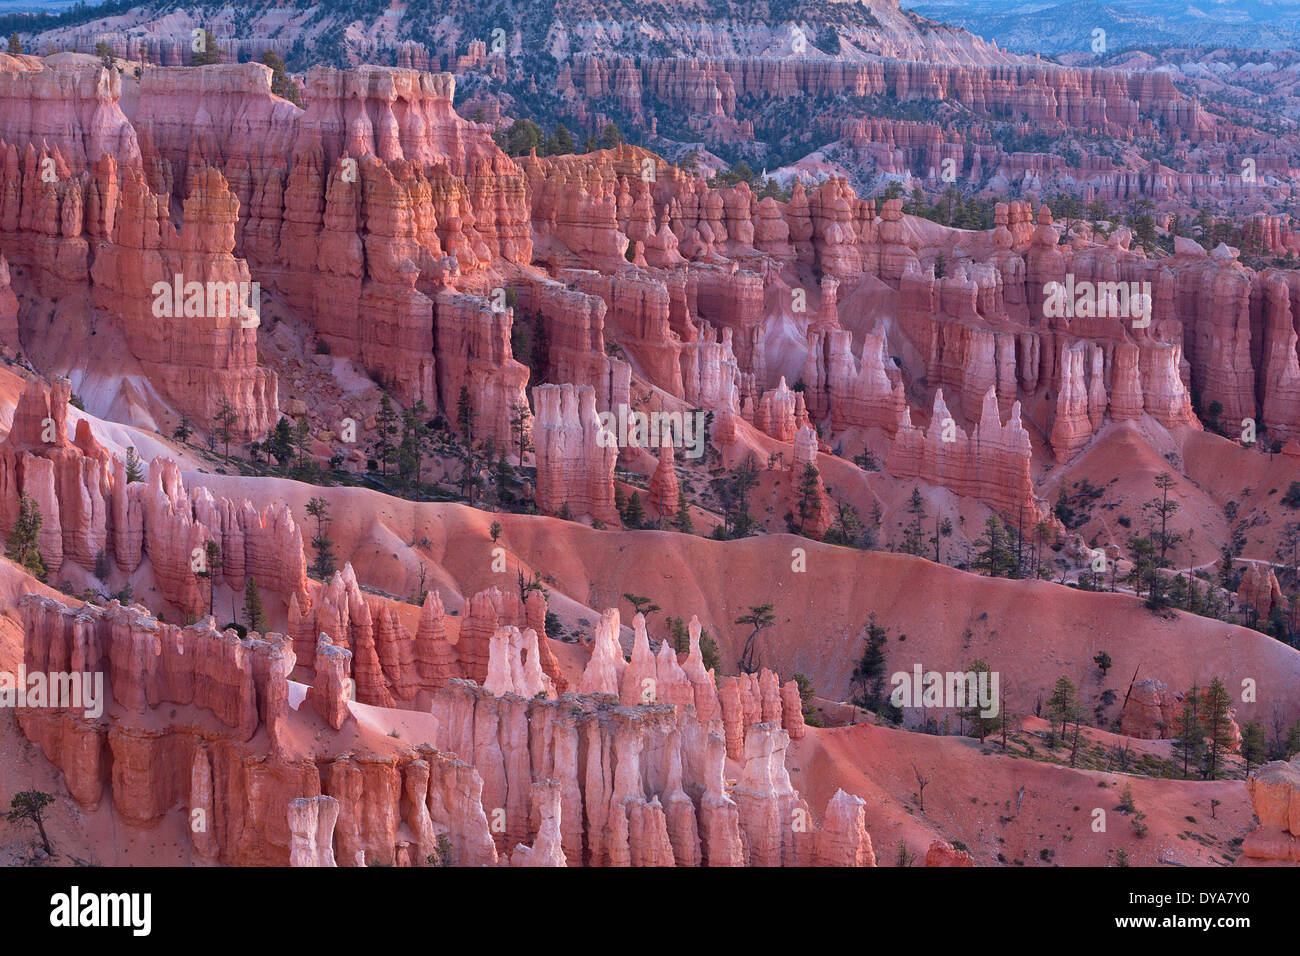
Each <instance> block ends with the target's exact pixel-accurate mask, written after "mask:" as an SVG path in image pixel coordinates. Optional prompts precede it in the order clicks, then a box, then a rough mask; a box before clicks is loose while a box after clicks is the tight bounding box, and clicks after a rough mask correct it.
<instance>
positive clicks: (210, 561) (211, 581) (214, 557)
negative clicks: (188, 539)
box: [195, 539, 223, 617]
mask: <svg viewBox="0 0 1300 956" xmlns="http://www.w3.org/2000/svg"><path fill="white" fill-rule="evenodd" d="M203 552H204V557H205V558H206V564H205V565H204V569H203V570H202V571H197V572H195V576H196V577H200V578H207V579H208V616H209V617H211V616H212V614H213V601H214V599H215V597H216V595H215V592H216V590H217V571H218V570H219V569H220V568H221V565H222V563H223V562H222V559H221V545H219V544H217V542H216V541H214V540H212V539H208V541H207V542H206V543H205V544H204V545H203Z"/></svg>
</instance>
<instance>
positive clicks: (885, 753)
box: [787, 724, 1254, 866]
mask: <svg viewBox="0 0 1300 956" xmlns="http://www.w3.org/2000/svg"><path fill="white" fill-rule="evenodd" d="M1101 736H1109V735H1101ZM997 750H998V747H997V746H996V744H994V743H993V741H992V740H990V741H989V744H988V745H987V746H985V747H984V748H981V747H980V744H979V741H977V740H974V739H971V738H965V737H932V736H926V735H924V734H916V733H908V732H906V731H900V730H891V729H887V728H883V727H875V726H871V725H867V724H859V725H858V726H856V727H841V728H836V729H830V730H810V731H809V733H808V736H807V737H805V738H804V739H803V740H801V741H798V742H797V743H796V744H794V745H793V746H792V747H791V750H790V754H789V758H788V761H787V762H788V764H789V765H790V767H791V768H792V769H791V780H792V781H793V782H794V784H795V786H796V787H797V788H799V790H800V791H801V792H802V793H803V795H804V796H805V797H806V798H807V799H808V801H809V803H810V804H811V805H812V806H813V807H821V806H824V805H825V802H826V801H827V800H828V799H829V798H830V797H831V796H832V795H833V794H834V792H835V789H836V788H837V787H842V788H843V789H845V790H847V791H849V792H850V793H856V794H858V795H859V796H861V797H862V798H863V799H864V800H865V801H866V804H867V806H866V817H867V829H868V831H869V832H870V834H871V841H872V844H873V846H874V848H875V853H876V860H877V863H878V864H879V865H881V866H896V865H898V861H899V849H898V845H899V842H900V841H902V842H903V843H904V844H906V846H907V850H908V852H909V853H910V854H912V855H913V856H914V857H915V858H916V863H915V864H914V865H920V864H922V863H923V862H924V860H925V851H926V848H927V847H928V846H929V845H930V842H931V841H933V840H935V839H942V840H947V841H949V842H952V841H954V840H956V841H959V842H960V843H962V844H965V846H966V847H967V849H968V850H969V852H970V853H971V855H972V856H973V857H974V858H975V863H976V865H977V866H996V865H998V864H999V863H1004V864H1008V865H1013V866H1050V865H1064V866H1114V865H1115V864H1116V861H1117V859H1118V856H1117V851H1118V850H1120V849H1123V850H1124V851H1125V852H1126V853H1127V854H1128V858H1129V863H1130V864H1131V865H1134V866H1152V865H1157V864H1160V863H1165V864H1170V863H1172V864H1180V865H1184V866H1206V865H1223V864H1225V863H1230V862H1233V860H1234V859H1235V857H1236V854H1237V853H1238V850H1237V847H1236V845H1235V844H1233V842H1232V841H1233V840H1234V839H1235V838H1242V837H1245V836H1246V835H1247V834H1248V833H1249V832H1250V831H1251V830H1252V829H1254V819H1253V814H1252V812H1251V808H1250V800H1249V798H1248V797H1247V794H1246V787H1245V784H1244V783H1242V782H1241V781H1239V780H1237V781H1218V782H1214V783H1208V782H1201V781H1195V782H1194V781H1181V780H1165V779H1155V778H1148V777H1140V776H1132V775H1126V774H1120V773H1104V772H1099V771H1091V770H1072V769H1070V768H1069V767H1062V766H1057V765H1053V764H1048V763H1041V762H1037V761H1034V760H1030V759H1026V758H1014V757H1005V756H1001V755H1000V754H998V753H997V752H996V751H997ZM918 772H919V773H920V775H921V777H922V779H924V780H926V781H928V782H927V784H926V786H925V789H924V809H922V805H921V800H920V798H918V796H917V794H918V785H917V776H916V774H917V773H918ZM1126 786H1128V787H1131V789H1132V794H1133V800H1134V803H1135V804H1136V807H1137V810H1138V811H1139V812H1141V813H1144V814H1145V815H1146V816H1145V818H1143V819H1142V820H1141V821H1140V822H1141V823H1143V824H1145V825H1146V826H1147V828H1148V831H1147V833H1146V835H1145V836H1144V837H1139V836H1138V835H1137V832H1136V831H1135V829H1134V820H1135V815H1130V814H1125V813H1122V812H1120V810H1119V805H1120V800H1121V795H1122V793H1123V791H1124V788H1125V787H1126ZM1022 787H1023V794H1022V793H1021V788H1022ZM1211 800H1219V801H1221V803H1220V805H1219V806H1217V807H1213V808H1212V807H1211V803H1210V801H1211ZM1098 809H1100V810H1102V811H1104V815H1103V816H1098V815H1096V813H1095V811H1096V810H1098ZM1212 810H1213V815H1211V811H1212ZM1189 817H1190V818H1191V819H1188V818H1189ZM1095 821H1096V822H1101V823H1104V826H1105V830H1104V832H1098V831H1096V830H1094V822H1095ZM1044 851H1045V853H1046V855H1044ZM999 855H1000V857H999Z"/></svg>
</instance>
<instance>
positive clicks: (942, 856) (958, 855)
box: [925, 840, 975, 866]
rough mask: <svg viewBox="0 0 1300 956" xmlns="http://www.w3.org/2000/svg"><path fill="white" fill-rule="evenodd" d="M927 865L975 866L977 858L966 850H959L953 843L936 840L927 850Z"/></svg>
mask: <svg viewBox="0 0 1300 956" xmlns="http://www.w3.org/2000/svg"><path fill="white" fill-rule="evenodd" d="M925 865H926V866H974V865H975V860H974V859H972V858H971V855H970V854H969V853H967V852H966V851H965V850H958V849H957V848H956V847H954V846H953V845H952V844H951V843H945V842H943V841H942V840H935V841H934V842H933V843H931V844H930V848H929V849H928V850H926V851H925Z"/></svg>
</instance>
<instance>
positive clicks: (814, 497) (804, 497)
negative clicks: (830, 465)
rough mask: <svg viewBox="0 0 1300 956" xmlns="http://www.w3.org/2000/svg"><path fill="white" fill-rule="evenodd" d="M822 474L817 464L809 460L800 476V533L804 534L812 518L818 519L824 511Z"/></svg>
mask: <svg viewBox="0 0 1300 956" xmlns="http://www.w3.org/2000/svg"><path fill="white" fill-rule="evenodd" d="M820 489H821V475H820V474H819V473H818V471H817V466H816V465H814V464H812V462H809V463H808V464H806V465H804V468H803V474H801V475H800V476H799V533H800V534H803V533H804V532H805V530H806V528H807V527H808V521H809V520H810V519H816V518H819V517H820V516H821V513H822V500H821V495H820V493H819V492H820Z"/></svg>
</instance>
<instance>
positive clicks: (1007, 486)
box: [885, 388, 1047, 521]
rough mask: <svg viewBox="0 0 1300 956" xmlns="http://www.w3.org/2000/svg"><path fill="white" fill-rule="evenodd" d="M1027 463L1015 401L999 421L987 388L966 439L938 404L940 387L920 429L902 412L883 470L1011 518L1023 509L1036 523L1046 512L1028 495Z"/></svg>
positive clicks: (1025, 434)
mask: <svg viewBox="0 0 1300 956" xmlns="http://www.w3.org/2000/svg"><path fill="white" fill-rule="evenodd" d="M946 439H947V440H946ZM1029 462H1030V446H1029V433H1028V431H1026V430H1025V428H1024V426H1023V425H1022V424H1021V421H1020V403H1019V402H1016V403H1015V404H1014V405H1012V408H1011V416H1010V418H1008V420H1007V422H1006V424H1005V425H1004V424H1003V423H1002V421H1001V419H1000V417H999V415H998V401H997V393H996V391H995V390H994V389H993V388H989V390H988V392H987V393H985V395H984V406H983V409H982V411H981V414H980V421H979V424H978V425H977V426H976V428H975V430H974V432H973V433H972V434H971V436H970V437H969V438H968V437H967V436H966V433H965V431H964V430H962V428H961V427H960V426H958V425H957V423H956V421H955V420H954V419H953V418H952V415H951V414H950V413H949V411H948V407H947V405H945V404H944V401H943V391H942V389H941V390H939V391H938V392H936V393H935V396H934V410H933V413H932V414H931V416H930V425H929V428H928V429H926V430H925V431H922V430H921V429H920V428H917V427H915V426H913V425H912V420H911V412H910V410H908V409H905V410H904V412H903V419H902V424H901V425H900V427H899V430H898V435H897V436H896V437H895V439H894V444H893V445H892V446H890V449H889V455H888V457H887V458H886V461H885V470H886V471H887V472H888V473H889V474H891V475H893V476H895V477H897V478H920V479H922V480H924V481H928V482H930V483H932V484H936V485H941V486H943V487H945V488H948V489H950V490H952V491H953V492H955V493H957V494H959V495H965V496H968V497H972V498H979V499H980V500H982V501H985V502H987V503H988V504H989V506H990V507H992V508H994V509H996V510H997V511H999V512H1001V513H1002V514H1003V515H1008V516H1010V517H1011V518H1012V520H1015V519H1016V518H1017V517H1018V516H1019V515H1020V514H1021V513H1022V509H1023V514H1024V515H1025V516H1026V520H1035V521H1036V520H1038V519H1039V518H1041V517H1045V516H1046V511H1047V509H1046V506H1045V505H1044V504H1042V503H1040V502H1039V501H1038V500H1037V499H1036V498H1035V497H1034V491H1033V482H1032V480H1031V479H1030V474H1029Z"/></svg>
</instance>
